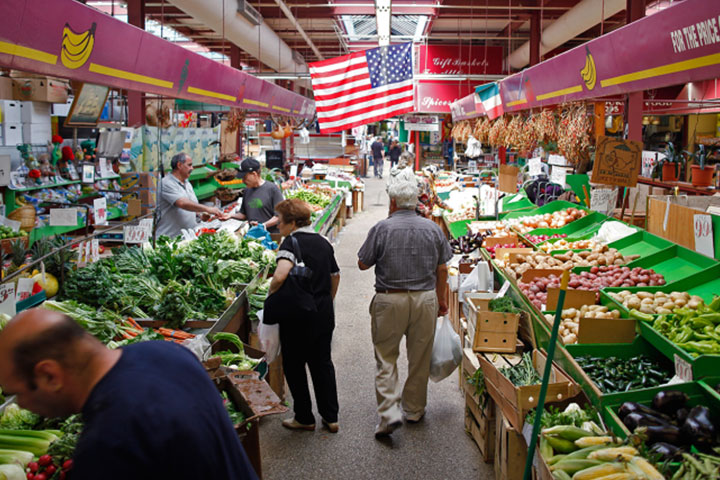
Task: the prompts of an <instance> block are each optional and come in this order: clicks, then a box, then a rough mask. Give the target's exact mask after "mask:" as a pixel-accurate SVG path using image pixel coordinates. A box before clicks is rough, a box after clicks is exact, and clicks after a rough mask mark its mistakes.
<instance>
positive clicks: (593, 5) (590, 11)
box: [507, 0, 627, 68]
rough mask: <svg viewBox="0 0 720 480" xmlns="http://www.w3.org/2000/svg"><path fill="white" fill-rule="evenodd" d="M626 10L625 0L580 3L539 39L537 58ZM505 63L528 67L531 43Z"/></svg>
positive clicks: (518, 50) (526, 44)
mask: <svg viewBox="0 0 720 480" xmlns="http://www.w3.org/2000/svg"><path fill="white" fill-rule="evenodd" d="M603 6H604V11H603ZM626 7H627V0H604V1H603V2H598V1H597V0H583V1H582V2H580V3H578V4H577V5H575V6H574V7H573V8H572V9H570V10H568V11H567V12H565V13H564V14H563V15H562V16H560V17H559V18H558V19H557V20H555V21H554V22H553V23H551V24H550V25H548V27H547V28H546V29H545V30H543V32H542V34H541V36H540V56H542V55H544V54H546V53H547V52H549V51H551V50H554V49H555V48H557V47H559V46H560V45H562V44H563V43H565V42H567V41H568V40H571V39H573V38H575V37H577V36H578V35H580V34H581V33H583V32H584V31H586V30H588V29H589V28H592V27H594V26H595V25H597V24H598V23H600V22H602V21H603V20H606V19H608V18H610V17H612V16H613V15H615V14H616V13H618V12H621V11H623V10H625V8H626ZM507 60H508V64H509V65H510V66H511V67H513V68H523V67H524V66H525V65H527V64H528V63H530V42H529V41H528V42H525V43H524V44H523V45H522V47H520V48H518V49H517V50H515V51H514V52H512V53H511V54H510V55H508V57H507Z"/></svg>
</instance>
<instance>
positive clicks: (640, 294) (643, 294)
mask: <svg viewBox="0 0 720 480" xmlns="http://www.w3.org/2000/svg"><path fill="white" fill-rule="evenodd" d="M635 295H637V297H638V298H640V299H643V298H653V294H652V293H650V292H637V293H636V294H635Z"/></svg>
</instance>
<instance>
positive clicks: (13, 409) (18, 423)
mask: <svg viewBox="0 0 720 480" xmlns="http://www.w3.org/2000/svg"><path fill="white" fill-rule="evenodd" d="M39 422H40V415H36V414H34V413H32V412H31V411H30V410H25V409H23V408H20V406H18V405H17V404H16V403H11V404H10V405H8V406H6V407H5V410H4V411H3V413H2V415H0V428H3V429H7V430H31V429H33V428H34V427H35V426H36V425H37V424H38V423H39Z"/></svg>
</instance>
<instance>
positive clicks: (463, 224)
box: [445, 220, 474, 238]
mask: <svg viewBox="0 0 720 480" xmlns="http://www.w3.org/2000/svg"><path fill="white" fill-rule="evenodd" d="M470 222H474V220H460V221H459V222H453V223H447V220H446V221H445V225H447V229H448V231H449V232H450V235H451V236H452V238H459V237H462V236H463V235H465V234H466V233H468V225H469V224H470Z"/></svg>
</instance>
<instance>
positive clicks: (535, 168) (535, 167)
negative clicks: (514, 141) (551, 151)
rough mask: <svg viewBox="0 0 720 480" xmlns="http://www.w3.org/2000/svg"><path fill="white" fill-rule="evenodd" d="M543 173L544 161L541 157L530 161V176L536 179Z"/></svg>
mask: <svg viewBox="0 0 720 480" xmlns="http://www.w3.org/2000/svg"><path fill="white" fill-rule="evenodd" d="M541 173H542V160H541V159H540V158H539V157H535V158H531V159H530V160H528V174H529V175H530V176H531V177H536V176H538V175H540V174H541Z"/></svg>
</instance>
